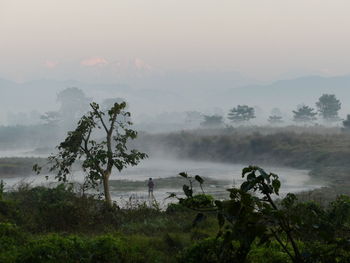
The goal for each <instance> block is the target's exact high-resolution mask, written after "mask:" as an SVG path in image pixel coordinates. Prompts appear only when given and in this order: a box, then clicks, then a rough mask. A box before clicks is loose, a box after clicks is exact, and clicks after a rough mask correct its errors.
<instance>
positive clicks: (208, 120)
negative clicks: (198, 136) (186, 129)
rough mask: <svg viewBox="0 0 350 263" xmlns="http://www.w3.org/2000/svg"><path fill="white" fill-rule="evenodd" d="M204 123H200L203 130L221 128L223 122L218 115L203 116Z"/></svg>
mask: <svg viewBox="0 0 350 263" xmlns="http://www.w3.org/2000/svg"><path fill="white" fill-rule="evenodd" d="M203 117H204V121H203V122H201V126H202V127H205V128H219V127H222V126H223V124H224V122H223V118H222V116H219V115H204V116H203Z"/></svg>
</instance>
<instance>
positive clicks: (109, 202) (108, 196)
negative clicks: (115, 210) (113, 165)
mask: <svg viewBox="0 0 350 263" xmlns="http://www.w3.org/2000/svg"><path fill="white" fill-rule="evenodd" d="M110 175H111V173H105V174H104V175H103V190H104V194H105V201H106V203H107V205H108V206H110V207H111V206H112V199H111V194H110V192H109V176H110Z"/></svg>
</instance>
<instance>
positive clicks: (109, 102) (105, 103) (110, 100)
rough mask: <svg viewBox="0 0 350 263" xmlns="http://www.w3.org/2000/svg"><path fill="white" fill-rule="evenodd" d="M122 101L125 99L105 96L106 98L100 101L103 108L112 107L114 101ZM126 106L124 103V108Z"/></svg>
mask: <svg viewBox="0 0 350 263" xmlns="http://www.w3.org/2000/svg"><path fill="white" fill-rule="evenodd" d="M123 101H125V99H123V98H119V97H117V98H107V99H104V100H103V101H102V103H101V108H102V109H103V110H108V109H110V108H112V107H113V105H114V103H122V102H123ZM127 108H128V105H126V109H127Z"/></svg>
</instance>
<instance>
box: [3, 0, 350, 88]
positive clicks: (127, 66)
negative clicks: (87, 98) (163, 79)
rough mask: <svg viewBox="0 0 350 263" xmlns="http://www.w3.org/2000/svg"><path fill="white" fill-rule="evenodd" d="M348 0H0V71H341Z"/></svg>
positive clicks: (346, 52)
mask: <svg viewBox="0 0 350 263" xmlns="http://www.w3.org/2000/svg"><path fill="white" fill-rule="evenodd" d="M349 10H350V1H349V0H215V1H214V0H99V1H97V0H31V1H26V0H0V59H1V60H0V78H5V79H10V80H14V81H18V82H22V81H28V80H33V79H40V78H55V79H62V80H64V79H77V80H87V81H89V80H91V79H93V78H97V79H106V80H108V81H117V80H118V79H123V78H124V79H125V78H126V79H127V78H129V79H130V78H138V77H139V76H142V75H144V74H159V73H162V72H167V71H189V72H191V71H208V70H209V71H236V72H240V73H241V74H243V75H245V76H249V77H250V78H253V79H257V80H261V81H268V80H274V79H279V78H283V77H288V76H293V75H307V74H320V75H326V76H334V75H343V74H349V73H350V49H349V46H350V34H349V28H350V16H349Z"/></svg>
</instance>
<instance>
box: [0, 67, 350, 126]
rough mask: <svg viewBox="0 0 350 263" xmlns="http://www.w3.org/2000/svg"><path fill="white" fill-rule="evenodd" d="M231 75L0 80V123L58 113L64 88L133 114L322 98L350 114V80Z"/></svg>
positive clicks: (265, 106)
mask: <svg viewBox="0 0 350 263" xmlns="http://www.w3.org/2000/svg"><path fill="white" fill-rule="evenodd" d="M252 83H256V82H254V81H253V80H250V79H247V78H244V77H242V76H241V75H239V74H237V73H235V72H217V73H210V72H208V73H205V72H193V73H189V72H187V73H173V74H165V75H164V74H163V75H159V76H149V77H146V78H140V79H135V80H134V81H130V83H126V84H91V83H90V84H89V83H83V82H79V81H74V80H70V81H56V80H37V81H32V82H26V83H15V82H12V81H8V80H4V79H0V92H1V96H0V110H1V111H0V120H4V115H6V113H7V112H9V111H11V112H19V111H30V110H37V111H39V112H45V111H47V110H55V109H57V108H58V105H57V102H56V95H57V93H58V92H59V91H60V90H63V89H64V88H67V87H78V88H81V89H82V90H84V92H86V94H87V96H88V97H92V98H93V99H94V100H97V101H101V100H102V99H104V98H108V97H123V98H125V99H126V100H127V101H129V103H130V105H131V110H132V111H134V112H136V114H141V113H144V114H150V115H152V114H155V113H157V112H158V113H159V112H162V111H168V112H171V111H185V110H199V111H209V110H210V109H213V108H215V107H220V108H222V109H223V110H224V112H226V111H227V110H228V109H229V108H231V107H234V106H235V105H237V104H248V105H252V106H257V107H259V108H261V109H262V111H264V112H265V113H266V114H267V115H268V113H269V111H270V110H271V109H272V108H274V107H279V108H280V109H281V110H282V111H285V112H290V111H291V110H292V109H295V108H296V106H297V105H299V104H302V103H305V104H308V105H311V106H314V104H315V102H316V100H317V99H318V98H319V97H320V96H321V95H322V94H324V93H333V94H336V96H337V97H338V98H339V99H340V100H341V101H342V103H343V111H342V114H345V113H347V112H350V101H349V100H350V76H348V75H346V76H337V77H322V76H305V77H300V78H294V79H287V80H279V81H275V82H273V83H271V84H265V85H257V84H252Z"/></svg>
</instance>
